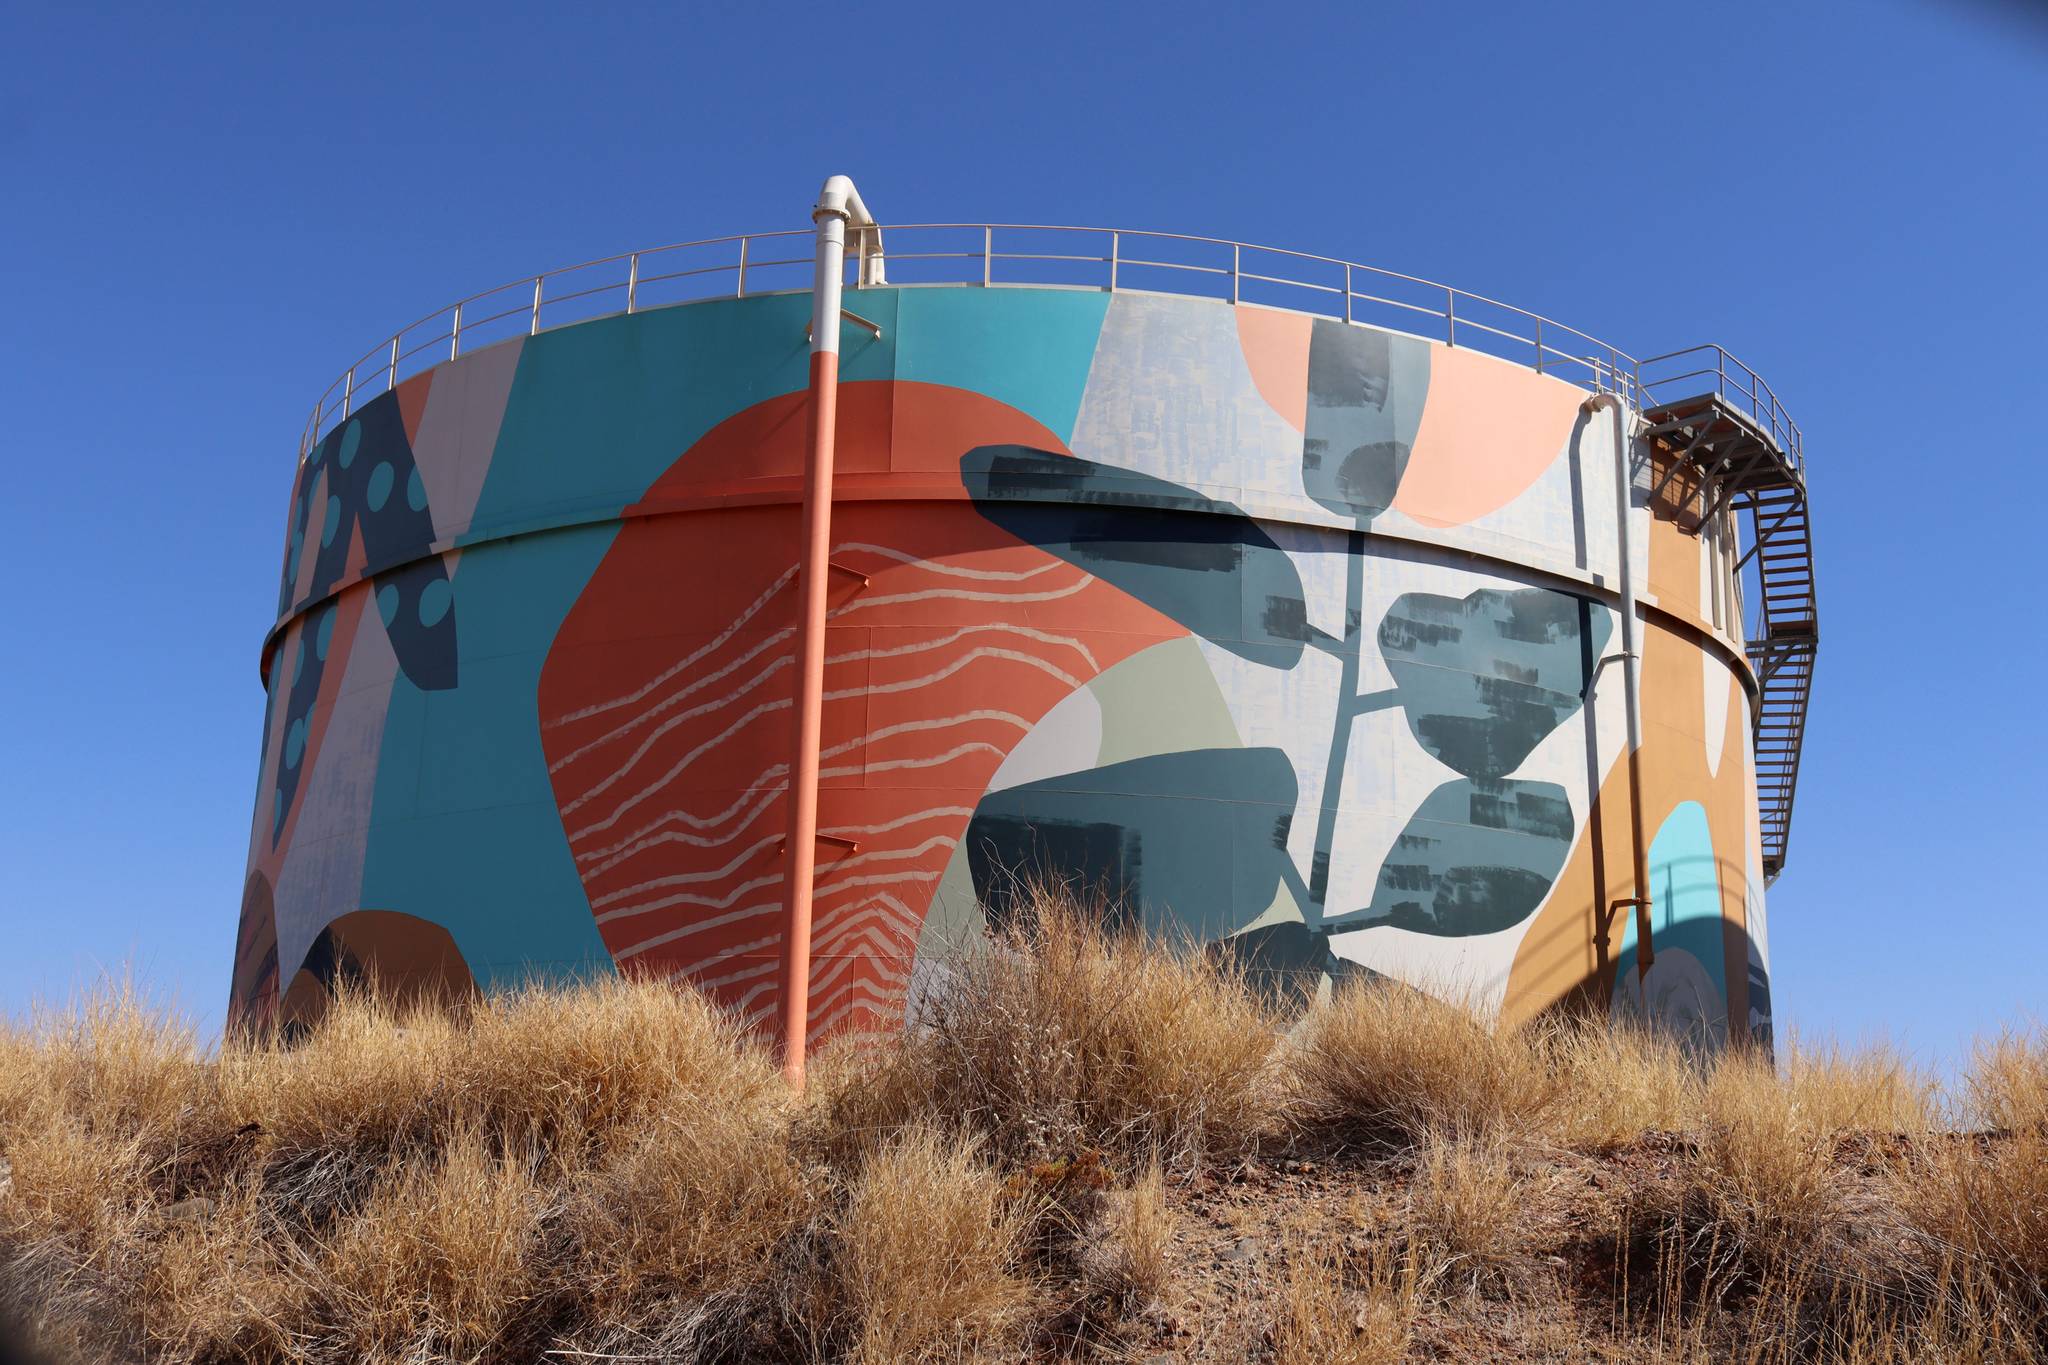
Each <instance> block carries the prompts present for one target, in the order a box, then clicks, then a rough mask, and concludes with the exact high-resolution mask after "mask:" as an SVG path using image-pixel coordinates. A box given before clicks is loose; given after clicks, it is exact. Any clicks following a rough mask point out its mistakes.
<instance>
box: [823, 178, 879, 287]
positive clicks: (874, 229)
mask: <svg viewBox="0 0 2048 1365" xmlns="http://www.w3.org/2000/svg"><path fill="white" fill-rule="evenodd" d="M828 218H837V219H838V220H839V221H840V222H842V223H845V224H846V225H847V226H848V227H852V228H856V229H865V230H864V231H862V232H861V233H860V241H859V251H860V282H861V283H862V284H887V283H888V280H887V278H886V277H885V276H884V274H883V271H882V225H881V224H880V223H877V222H876V221H875V215H874V214H872V213H870V212H868V206H867V203H866V201H864V200H863V199H862V198H861V197H860V191H859V190H857V189H855V188H854V186H853V180H852V179H851V178H850V177H848V176H844V175H833V176H827V177H826V178H825V184H824V186H823V187H822V188H820V189H819V191H818V202H817V203H816V204H815V205H813V206H812V208H811V221H812V222H813V223H823V222H824V221H825V220H826V219H828Z"/></svg>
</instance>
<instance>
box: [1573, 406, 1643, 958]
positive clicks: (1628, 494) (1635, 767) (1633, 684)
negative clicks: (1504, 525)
mask: <svg viewBox="0 0 2048 1365" xmlns="http://www.w3.org/2000/svg"><path fill="white" fill-rule="evenodd" d="M1580 406H1581V407H1582V408H1583V409H1584V410H1585V411H1586V412H1588V413H1594V412H1600V411H1603V410H1604V411H1606V412H1608V413H1610V414H1612V416H1613V419H1614V519H1615V525H1616V532H1617V534H1616V538H1615V546H1616V549H1617V550H1618V552H1619V556H1620V561H1621V562H1620V566H1619V572H1618V574H1617V579H1618V582H1617V584H1616V586H1617V588H1618V589H1619V591H1620V594H1621V690H1622V706H1623V709H1624V711H1625V712H1626V714H1627V718H1628V813H1629V854H1630V870H1631V872H1632V874H1633V880H1634V886H1633V888H1632V892H1631V895H1630V897H1629V900H1631V901H1633V903H1634V905H1635V908H1636V973H1637V975H1638V976H1639V977H1640V976H1641V975H1642V974H1643V973H1644V972H1647V971H1648V970H1649V968H1650V963H1651V962H1652V961H1653V960H1654V958H1655V950H1654V949H1653V948H1652V946H1651V944H1650V899H1651V898H1650V872H1649V849H1648V848H1647V847H1646V846H1645V844H1644V842H1643V769H1642V756H1641V751H1642V747H1643V674H1642V662H1643V655H1642V646H1641V643H1640V641H1639V638H1638V635H1637V629H1636V612H1637V604H1636V576H1635V551H1634V548H1633V546H1632V544H1631V539H1632V532H1631V527H1630V523H1631V522H1632V521H1633V520H1634V512H1635V496H1634V495H1635V471H1634V470H1633V469H1632V468H1631V467H1630V462H1629V448H1630V446H1631V445H1633V443H1634V442H1633V438H1632V433H1631V431H1630V427H1631V426H1633V425H1634V423H1633V421H1632V417H1633V414H1632V413H1631V412H1630V410H1629V406H1628V403H1627V402H1626V401H1625V400H1623V399H1622V397H1621V396H1620V395H1619V394H1615V393H1598V394H1595V395H1593V396H1592V397H1591V398H1588V399H1587V400H1586V401H1585V402H1584V403H1582V404H1581V405H1580ZM1620 903H1624V902H1617V904H1620Z"/></svg>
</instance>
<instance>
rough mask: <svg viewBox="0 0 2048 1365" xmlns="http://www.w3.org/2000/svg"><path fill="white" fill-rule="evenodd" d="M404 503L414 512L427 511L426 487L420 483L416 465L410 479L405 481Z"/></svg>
mask: <svg viewBox="0 0 2048 1365" xmlns="http://www.w3.org/2000/svg"><path fill="white" fill-rule="evenodd" d="M405 502H406V506H408V507H410V508H412V510H413V511H415V512H424V511H426V510H427V486H426V485H425V484H423V483H421V482H420V470H419V466H418V465H414V466H413V470H412V477H411V478H409V479H407V480H406V481H405Z"/></svg>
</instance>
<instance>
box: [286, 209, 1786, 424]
mask: <svg viewBox="0 0 2048 1365" xmlns="http://www.w3.org/2000/svg"><path fill="white" fill-rule="evenodd" d="M882 232H883V235H884V239H885V241H886V243H887V247H888V249H887V252H886V255H885V258H884V259H885V263H886V268H887V272H888V277H889V285H890V286H891V287H894V286H897V285H912V286H916V285H969V286H982V287H993V286H1002V285H1010V286H1028V287H1038V288H1045V287H1066V288H1080V289H1098V290H1109V291H1111V292H1114V291H1118V290H1123V291H1127V292H1148V293H1164V294H1181V295H1189V296H1194V297H1200V298H1214V299H1220V300H1226V301H1228V302H1231V303H1256V304H1266V305H1270V306H1274V307H1282V308H1290V309H1294V310H1296V311H1299V312H1306V313H1313V314H1318V315H1321V316H1324V317H1331V318H1341V319H1342V320H1343V321H1345V322H1353V323H1366V324H1371V325H1374V326H1380V327H1386V328H1390V329H1392V330H1395V331H1403V332H1409V333H1414V334H1417V335H1421V336H1425V337H1430V338H1431V339H1435V340H1441V341H1443V342H1444V343H1446V344H1447V345H1451V346H1462V347H1466V348H1468V349H1474V350H1480V351H1484V352H1487V353H1489V354H1492V355H1496V356H1499V357H1501V358H1503V359H1506V360H1511V361H1515V362H1517V363H1519V364H1523V365H1527V366H1529V367H1531V368H1533V369H1534V370H1536V371H1537V372H1538V373H1541V374H1554V375H1557V376H1559V377H1560V378H1563V379H1565V380H1567V381H1568V382H1571V383H1576V384H1580V385H1582V386H1584V387H1586V388H1590V389H1600V390H1614V391H1619V392H1621V393H1623V394H1624V395H1625V396H1626V397H1627V398H1628V399H1629V401H1631V402H1632V403H1634V404H1635V405H1636V406H1637V407H1639V408H1640V407H1643V406H1645V405H1646V404H1647V403H1648V402H1649V401H1650V400H1651V398H1652V396H1653V392H1654V391H1662V392H1663V393H1664V394H1665V395H1666V396H1668V397H1677V396H1681V395H1680V394H1679V392H1678V389H1679V388H1681V387H1682V386H1683V384H1684V383H1685V382H1694V383H1698V384H1701V385H1705V384H1707V383H1708V382H1709V381H1711V383H1712V384H1713V385H1714V386H1715V388H1716V390H1717V391H1719V392H1724V393H1727V394H1729V395H1731V396H1733V397H1736V398H1738V399H1739V400H1740V401H1741V402H1742V403H1743V404H1744V405H1745V406H1746V407H1747V408H1748V409H1749V410H1750V412H1751V413H1752V415H1753V416H1754V417H1755V419H1756V421H1757V422H1758V424H1759V425H1760V426H1766V427H1767V429H1768V430H1769V431H1770V432H1771V434H1772V435H1773V437H1774V438H1779V439H1780V444H1781V445H1783V446H1784V448H1785V449H1786V451H1787V453H1788V454H1789V455H1792V456H1793V458H1794V459H1795V460H1796V459H1797V458H1798V453H1797V451H1798V443H1799V429H1798V427H1797V426H1795V425H1793V423H1792V422H1791V420H1790V419H1789V418H1787V417H1786V416H1785V414H1784V409H1783V408H1782V407H1781V406H1780V405H1779V403H1778V399H1777V395H1776V394H1775V393H1773V392H1771V390H1770V386H1769V385H1767V384H1765V383H1764V382H1763V380H1762V379H1760V378H1759V377H1758V376H1757V374H1756V372H1755V371H1754V370H1751V369H1750V368H1749V367H1748V366H1747V365H1744V364H1742V363H1741V362H1740V361H1738V360H1736V359H1735V358H1734V357H1733V356H1731V355H1729V354H1728V353H1727V352H1726V351H1725V350H1723V349H1722V348H1720V347H1718V346H1703V347H1695V348H1693V349H1692V350H1688V351H1677V352H1673V353H1672V354H1670V355H1666V356H1659V357H1656V358H1655V359H1654V360H1653V361H1640V362H1639V361H1638V360H1637V359H1636V358H1635V357H1634V356H1631V355H1629V354H1628V353H1627V352H1626V351H1623V350H1622V349H1620V348H1619V347H1617V346H1612V345H1609V344H1608V343H1607V342H1604V341H1601V340H1599V339H1598V338H1596V337H1593V336H1589V335H1588V334H1586V333H1584V332H1581V331H1579V330H1578V329H1577V328H1575V327H1568V326H1566V325H1565V324H1563V323H1561V322H1557V321H1555V320H1553V319H1551V318H1546V317H1542V316H1540V315H1538V314H1536V313H1531V312H1529V311H1527V310H1526V309H1522V308H1516V307H1514V306H1513V305H1511V304H1505V303H1502V302H1500V301H1499V300H1497V299H1490V298H1487V297H1485V296H1484V295H1481V294H1470V293H1467V292H1465V291H1464V290H1461V289H1454V288H1452V287H1451V286H1449V285H1446V284H1438V283H1436V282H1435V281H1432V280H1425V279H1421V278H1418V277H1417V276H1414V275H1404V274H1401V273H1400V272H1398V271H1392V270H1381V269H1378V268H1377V267H1374V266H1367V265H1358V264H1355V263H1353V262H1349V261H1341V260H1338V259H1336V258H1334V257H1330V256H1316V255H1312V254H1309V253H1307V252H1300V251H1286V250H1282V249H1280V248H1276V247H1263V246H1253V245H1250V244H1248V243H1243V242H1231V241H1225V240H1223V239H1221V238H1215V237H1196V236H1189V235H1187V234H1184V233H1173V232H1141V231H1129V230H1124V229H1117V228H1081V227H1041V226H1034V225H1030V224H1023V223H919V224H907V225H903V226H898V227H884V228H883V229H882ZM812 240H813V238H812V233H811V231H810V230H809V229H791V230H787V231H781V232H755V233H748V234H745V235H742V236H737V237H714V238H710V239H708V240H705V241H698V242H681V243H676V244H674V245H670V246H660V247H651V248H648V249H647V250H644V251H634V252H628V253H626V254H624V255H619V256H607V257H604V258H603V259H600V260H595V261H585V262H583V263H581V264H579V265H572V266H567V267H564V268H562V269H560V270H551V271H548V272H547V273H545V274H541V275H533V276H529V277H527V278H524V279H519V280H514V281H513V282H512V283H510V284H505V285H500V286H499V287H498V288H496V289H488V290H485V291H484V292H482V293H480V294H472V295H470V296H469V297H468V298H466V299H463V300H461V301H460V302H457V303H454V304H450V305H449V306H447V307H445V308H440V309H436V310H435V311H434V312H432V313H429V314H427V315H426V316H425V317H422V318H420V319H419V320H418V321H415V322H412V323H410V324H408V325H406V326H404V327H401V328H400V329H399V330H398V331H397V332H396V333H394V334H393V335H392V336H391V337H390V338H388V339H387V340H385V341H382V342H379V343H378V344H377V345H376V346H373V347H371V348H370V349H369V350H368V351H366V352H365V353H364V354H363V355H362V357H361V358H359V359H358V360H357V361H356V362H355V363H354V364H352V365H350V366H349V367H348V369H347V370H346V371H344V372H343V373H342V375H341V377H340V378H338V379H336V380H335V381H334V383H333V384H331V385H329V386H328V388H327V390H326V392H324V393H322V394H321V395H320V399H319V401H318V402H316V403H315V404H314V405H313V411H312V415H311V416H310V417H308V418H307V421H306V427H305V431H304V432H303V434H302V436H301V438H300V442H299V455H300V458H302V459H303V458H304V457H305V456H306V454H307V453H308V452H310V451H311V450H312V449H313V447H314V446H315V445H316V444H317V443H318V442H319V441H320V439H321V438H322V437H324V436H325V435H326V434H327V433H328V432H329V431H330V430H332V429H333V427H334V426H335V425H336V424H338V423H339V422H341V421H343V420H345V419H346V418H347V417H348V416H349V415H350V414H351V413H352V412H353V411H354V410H355V409H356V408H357V407H358V406H360V405H361V404H362V403H364V402H366V401H368V400H369V399H372V398H375V397H377V396H378V395H380V394H383V393H386V392H388V391H390V390H391V389H394V388H396V387H397V386H398V384H399V383H400V382H402V381H403V380H405V379H406V378H408V377H410V376H412V375H414V374H417V373H419V372H420V371H422V370H426V369H429V368H431V367H432V366H434V365H436V364H439V363H440V362H441V361H442V360H444V359H447V360H452V359H454V358H456V357H458V356H460V355H461V354H462V353H463V352H464V350H465V349H469V350H474V349H475V348H476V347H478V346H482V345H489V344H491V343H493V342H497V341H503V340H506V339H509V338H511V337H514V336H532V335H537V334H538V333H540V332H542V331H546V330H549V329H552V328H555V327H562V326H567V325H569V324H571V323H576V322H584V321H588V320H590V319H592V318H596V317H604V316H609V315H612V314H616V313H636V312H641V311H643V310H646V309H649V308H658V307H666V306H668V305H672V304H678V303H694V302H699V301H702V300H706V299H713V298H741V297H745V296H747V295H750V294H770V293H783V292H799V291H808V290H809V289H810V287H811V270H812V254H811V243H812ZM848 266H849V273H850V278H849V280H848V284H849V286H850V287H851V288H853V289H855V290H857V289H858V288H859V284H858V281H857V279H854V278H851V272H852V269H853V262H852V261H849V262H848ZM1646 367H1649V368H1650V369H1651V370H1652V372H1651V373H1647V374H1646V373H1645V368H1646ZM1699 391H1701V392H1704V389H1701V390H1699ZM1683 396H1690V395H1683Z"/></svg>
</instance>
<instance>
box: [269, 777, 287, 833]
mask: <svg viewBox="0 0 2048 1365" xmlns="http://www.w3.org/2000/svg"><path fill="white" fill-rule="evenodd" d="M270 828H271V832H272V837H273V838H274V837H276V831H278V830H281V829H283V828H284V791H283V790H282V789H279V790H278V791H275V792H273V793H271V797H270Z"/></svg>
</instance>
